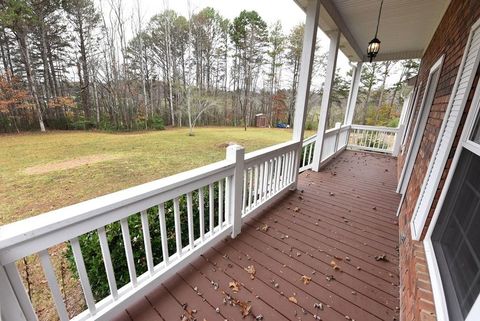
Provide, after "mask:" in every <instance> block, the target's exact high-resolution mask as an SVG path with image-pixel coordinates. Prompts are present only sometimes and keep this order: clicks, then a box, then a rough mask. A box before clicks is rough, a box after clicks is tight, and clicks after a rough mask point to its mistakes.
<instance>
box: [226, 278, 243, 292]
mask: <svg viewBox="0 0 480 321" xmlns="http://www.w3.org/2000/svg"><path fill="white" fill-rule="evenodd" d="M228 286H229V287H230V289H232V291H233V292H235V293H237V292H238V291H240V283H238V282H237V281H230V282H229V283H228Z"/></svg>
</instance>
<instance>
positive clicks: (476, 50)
mask: <svg viewBox="0 0 480 321" xmlns="http://www.w3.org/2000/svg"><path fill="white" fill-rule="evenodd" d="M479 60H480V28H479V27H473V28H472V31H471V32H470V36H469V39H468V43H467V45H466V46H465V52H464V55H463V58H462V62H461V64H460V67H459V71H458V75H457V78H456V81H455V85H454V87H453V90H452V94H451V95H450V100H449V103H448V108H447V110H446V112H445V116H444V119H443V122H442V126H441V128H440V131H439V134H438V139H437V143H436V144H435V147H434V149H433V153H432V157H431V158H430V162H429V166H428V170H427V172H426V174H425V178H424V180H423V184H422V188H421V190H420V194H419V197H418V199H417V203H416V205H415V210H414V213H413V218H412V222H411V228H412V237H413V239H415V240H419V239H420V237H421V235H422V232H423V229H424V226H425V222H426V220H427V216H428V213H429V212H430V208H431V206H432V203H433V198H434V196H435V194H436V192H437V189H438V184H439V182H440V178H441V176H442V172H443V169H444V168H445V164H446V163H447V159H448V155H449V152H450V149H451V148H452V144H453V140H454V138H455V134H456V132H457V129H458V125H459V123H460V120H461V117H462V114H463V110H464V108H465V105H466V103H467V100H468V95H469V93H470V91H471V88H472V84H473V80H474V77H475V73H476V71H477V69H478V64H479Z"/></svg>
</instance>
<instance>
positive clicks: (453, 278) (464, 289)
mask: <svg viewBox="0 0 480 321" xmlns="http://www.w3.org/2000/svg"><path fill="white" fill-rule="evenodd" d="M479 173H480V156H478V155H475V154H473V153H471V152H470V151H468V150H466V149H464V150H463V151H462V154H461V156H460V160H459V163H458V165H457V168H456V170H455V175H454V177H453V179H452V182H451V185H450V187H449V190H448V193H447V196H446V198H445V202H444V204H443V206H442V210H441V212H440V216H439V218H438V221H437V223H436V225H435V229H434V231H433V234H432V243H433V246H434V250H435V254H436V257H437V261H438V265H439V270H440V274H441V277H442V282H443V286H444V289H445V296H446V299H447V303H448V310H449V314H450V318H451V320H464V319H465V317H466V316H467V315H468V312H469V311H470V309H471V307H472V305H473V303H474V302H475V300H476V298H477V296H478V295H479V293H480V236H479V234H480V179H479Z"/></svg>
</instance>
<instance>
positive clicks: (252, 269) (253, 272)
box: [243, 265, 257, 280]
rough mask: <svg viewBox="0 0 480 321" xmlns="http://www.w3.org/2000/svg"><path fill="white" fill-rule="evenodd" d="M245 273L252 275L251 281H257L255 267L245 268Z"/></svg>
mask: <svg viewBox="0 0 480 321" xmlns="http://www.w3.org/2000/svg"><path fill="white" fill-rule="evenodd" d="M243 269H244V270H245V271H247V273H248V274H250V279H252V280H253V279H255V273H256V272H257V271H255V267H254V266H253V265H249V266H247V267H246V268H243Z"/></svg>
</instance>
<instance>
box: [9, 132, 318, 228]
mask: <svg viewBox="0 0 480 321" xmlns="http://www.w3.org/2000/svg"><path fill="white" fill-rule="evenodd" d="M187 134H188V129H168V130H165V131H157V132H137V133H103V132H100V133H99V132H81V131H78V132H71V131H70V132H66V131H54V132H48V133H46V134H41V133H28V134H20V135H3V136H0V225H3V224H6V223H10V222H13V221H16V220H20V219H22V218H26V217H29V216H33V215H37V214H40V213H43V212H47V211H50V210H53V209H57V208H60V207H63V206H67V205H71V204H74V203H78V202H80V201H83V200H87V199H90V198H93V197H96V196H99V195H103V194H107V193H110V192H114V191H118V190H120V189H124V188H127V187H130V186H134V185H138V184H142V183H145V182H148V181H151V180H155V179H158V178H161V177H166V176H169V175H172V174H175V173H178V172H182V171H185V170H188V169H192V168H195V167H199V166H202V165H206V164H209V163H212V162H215V161H219V160H222V159H224V158H225V146H226V145H227V144H228V143H230V142H236V143H238V144H241V145H243V146H245V148H246V151H247V152H251V151H253V150H256V149H259V148H263V147H266V146H270V145H273V144H277V143H280V142H284V141H287V140H289V139H290V138H291V135H292V134H291V130H287V129H259V128H249V129H248V130H247V131H246V132H245V131H244V130H243V129H242V128H232V127H214V128H197V129H195V136H188V135H187ZM311 134H313V132H308V133H306V134H305V136H309V135H311Z"/></svg>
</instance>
